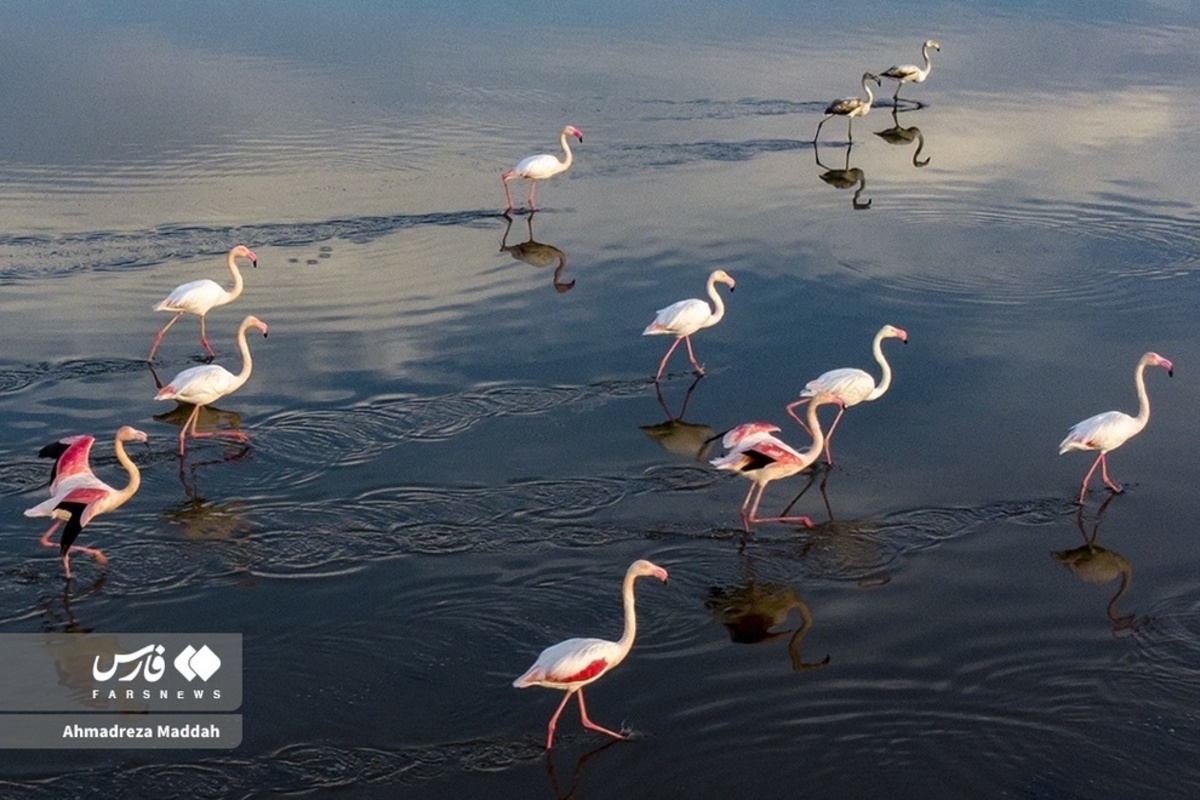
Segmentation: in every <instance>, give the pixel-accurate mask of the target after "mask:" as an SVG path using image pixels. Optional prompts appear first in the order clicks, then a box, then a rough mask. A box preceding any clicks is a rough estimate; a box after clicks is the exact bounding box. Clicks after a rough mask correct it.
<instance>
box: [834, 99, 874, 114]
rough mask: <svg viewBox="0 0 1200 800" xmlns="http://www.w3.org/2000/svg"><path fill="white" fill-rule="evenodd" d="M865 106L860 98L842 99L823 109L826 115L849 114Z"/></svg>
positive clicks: (864, 102)
mask: <svg viewBox="0 0 1200 800" xmlns="http://www.w3.org/2000/svg"><path fill="white" fill-rule="evenodd" d="M864 105H866V101H864V100H863V99H862V98H861V97H842V98H840V99H838V100H834V101H833V102H832V103H830V104H829V106H828V107H826V109H825V113H826V114H849V113H850V112H851V111H853V110H854V109H856V108H859V107H861V106H864Z"/></svg>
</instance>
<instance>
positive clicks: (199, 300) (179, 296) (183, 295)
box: [146, 244, 258, 361]
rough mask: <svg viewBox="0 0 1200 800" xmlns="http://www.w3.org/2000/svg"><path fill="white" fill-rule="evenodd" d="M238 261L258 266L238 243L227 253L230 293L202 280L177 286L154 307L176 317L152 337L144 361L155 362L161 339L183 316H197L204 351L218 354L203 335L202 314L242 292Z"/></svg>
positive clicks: (214, 283)
mask: <svg viewBox="0 0 1200 800" xmlns="http://www.w3.org/2000/svg"><path fill="white" fill-rule="evenodd" d="M239 258H247V259H249V260H250V263H251V264H252V265H253V266H255V267H257V266H258V256H256V255H254V252H253V251H252V250H251V249H250V248H248V247H246V246H245V245H240V244H239V245H237V246H236V247H234V248H233V249H232V250H230V251H229V255H228V256H226V257H225V265H226V266H227V267H229V274H230V275H232V276H233V287H232V288H231V289H229V291H226V290H225V289H224V288H222V287H221V284H219V283H217V282H216V281H210V280H209V279H208V278H204V279H202V280H198V281H190V282H188V283H185V284H182V285H180V286H176V287H175V291H173V292H171V293H170V294H169V295H167V297H166V299H164V300H163V301H162V302H160V303H159V304H158V305H156V306H155V307H154V310H155V311H174V312H175V316H174V317H172V318H171V321H170V322H168V323H167V324H166V325H164V326H163V329H162V330H161V331H159V332H158V335H156V336H155V337H154V346H153V347H151V348H150V355H149V356H147V357H146V360H147V361H153V360H154V354H155V353H156V352H157V351H158V346H159V344H161V343H162V339H163V336H165V335H166V333H167V330H168V329H169V328H170V327H171V326H172V325H174V324H175V323H176V322H178V321H179V318H180V317H182V316H183V315H184V314H195V315H196V316H198V317H200V344H202V345H204V349H205V350H207V351H208V355H209V356H210V357H213V358H215V357H216V355H217V354H216V353H214V352H213V349H212V348H211V347H209V345H208V337H207V336H206V335H205V331H204V315H205V314H207V313H208V312H209V311H212V310H213V309H214V308H216V307H217V306H223V305H225V304H226V303H229V302H232V301H234V300H236V299H237V298H238V295H240V294H241V293H242V273H241V272H240V271H238V266H237V259H239Z"/></svg>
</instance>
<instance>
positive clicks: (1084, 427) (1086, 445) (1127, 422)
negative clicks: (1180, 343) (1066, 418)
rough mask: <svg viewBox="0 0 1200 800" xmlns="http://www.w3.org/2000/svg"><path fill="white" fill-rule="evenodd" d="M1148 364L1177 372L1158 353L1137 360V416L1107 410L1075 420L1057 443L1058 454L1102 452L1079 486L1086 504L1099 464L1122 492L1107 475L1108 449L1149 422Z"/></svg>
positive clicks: (1104, 475)
mask: <svg viewBox="0 0 1200 800" xmlns="http://www.w3.org/2000/svg"><path fill="white" fill-rule="evenodd" d="M1146 367H1162V368H1163V369H1165V370H1166V371H1167V376H1168V377H1170V376H1173V375H1174V374H1175V367H1174V365H1173V364H1172V363H1171V362H1170V360H1169V359H1166V358H1163V357H1162V356H1160V355H1159V354H1158V353H1146V354H1145V355H1143V356H1142V357H1141V358H1139V359H1138V362H1137V367H1136V368H1135V369H1134V372H1133V382H1134V385H1135V386H1136V387H1137V396H1138V415H1137V416H1136V417H1131V416H1129V415H1128V414H1126V413H1125V412H1123V411H1105V412H1104V413H1103V414H1097V415H1096V416H1094V417H1088V418H1087V419H1085V420H1083V421H1082V422H1077V423H1075V425H1073V426H1072V427H1071V430H1070V431H1068V432H1067V438H1065V439H1063V440H1062V442H1060V443H1059V445H1058V454H1059V455H1062V454H1063V453H1066V452H1068V451H1071V450H1099V451H1100V455H1098V456H1096V460H1095V461H1094V462H1092V468H1091V469H1089V470H1088V471H1087V475H1084V476H1083V485H1082V486H1080V488H1079V502H1080V503H1083V498H1084V497H1085V496H1086V495H1087V485H1088V481H1089V480H1091V478H1092V473H1093V472H1095V471H1096V467H1097V466H1099V467H1100V475H1101V477H1102V478H1103V480H1104V483H1105V485H1106V486H1108V488H1109V489H1112V490H1113V491H1114V492H1120V491H1121V487H1119V486H1117V485H1116V484H1115V483H1113V482H1112V481H1111V480H1109V478H1108V459H1107V455H1108V451H1110V450H1116V449H1117V448H1118V447H1120V446H1121V445H1123V444H1125V442H1127V441H1128V440H1129V439H1130V438H1132V437H1133V436H1135V435H1136V434H1138V433H1140V432H1141V430H1142V428H1144V427H1146V423H1147V422H1149V421H1150V397H1149V395H1147V394H1146V379H1145V374H1144V373H1145V372H1146Z"/></svg>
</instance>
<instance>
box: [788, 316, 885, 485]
mask: <svg viewBox="0 0 1200 800" xmlns="http://www.w3.org/2000/svg"><path fill="white" fill-rule="evenodd" d="M884 339H899V340H900V341H902V342H904V343H905V344H908V333H907V331H905V330H903V329H901V328H897V327H896V326H894V325H884V326H883V327H882V328H880V329H879V332H878V333H876V334H875V341H874V342H873V343H872V345H871V352H872V353H874V355H875V361H876V363H878V364H879V366H880V368H881V369H882V370H883V374H882V376H881V377H880V380H879V385H878V386H876V385H875V379H874V378H872V377H871V375H870V373H868V372H864V371H863V370H861V369H858V368H856V367H842V368H840V369H831V370H829V371H828V372H825V373H822V374H821V375H820V376H818V377H817V378H815V379H813V380H811V381H809V382H808V383H807V384H805V386H804V388H803V389H802V390H801V391H800V399H799V400H797V401H796V402H794V403H791V404H790V405H788V407H787V412H788V414H790V415H791V416H792V419H794V420H796V422H799V423H800V425H801V426H802V427H804V428H805V429H807V427H808V426H807V425H805V424H804V420H802V419H800V418H799V417H798V416H796V412H795V411H794V410H793V409H795V408H796V406H799V405H803V404H804V403H807V402H808V401H809V400H810V399H811V398H812V397H814V396H815V395H817V394H820V393H821V392H830V393H831V394H833V395H834V396H835V397H837V398H838V399H839V400H841V401H842V407H841V409H839V410H838V414H837V417H836V418H835V419H834V420H833V424H832V425H830V426H829V433H828V434H827V435H826V436H825V460H826V461H828V462H829V463H830V464H832V463H833V456H832V455H831V452H830V440H831V439H833V432H834V430H835V429H836V428H837V425H838V423H839V422H841V419H842V414H844V413H845V412H846V409H847V408H849V407H850V406H856V405H858V404H859V403H869V402H871V401H872V400H878V399H879V398H880V397H883V395H884V393H885V392H886V391H887V390H888V389H889V388H890V387H891V385H892V366H891V364H889V363H888V361H887V359H886V358H884V357H883V340H884Z"/></svg>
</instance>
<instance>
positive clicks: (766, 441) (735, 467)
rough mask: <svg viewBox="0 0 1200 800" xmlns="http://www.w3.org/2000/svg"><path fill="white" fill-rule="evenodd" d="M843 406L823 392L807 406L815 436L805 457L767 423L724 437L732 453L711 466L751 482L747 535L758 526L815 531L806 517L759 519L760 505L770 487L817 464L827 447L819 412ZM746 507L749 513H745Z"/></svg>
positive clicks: (744, 516) (741, 428) (749, 424)
mask: <svg viewBox="0 0 1200 800" xmlns="http://www.w3.org/2000/svg"><path fill="white" fill-rule="evenodd" d="M840 402H841V401H840V400H839V399H838V398H837V397H836V396H835V395H833V394H832V393H830V392H821V393H819V394H817V395H815V396H813V398H812V399H811V402H810V403H809V406H808V425H809V428H810V429H811V430H812V433H813V443H812V446H811V447H809V448H808V450H806V451H804V452H803V453H801V452H799V451H797V450H795V449H793V448H792V447H791V446H790V445H788V444H786V443H785V442H783V441H780V440H779V439H777V438H776V437H775V436H773V435H772V434H773V433H775V432H776V431H778V430H779V427H778V426H776V425H771V424H769V423H766V422H747V423H743V424H742V425H739V426H737V427H736V428H733V429H731V430H730V431H729V432H728V433H726V434H725V438H723V439H722V440H721V443H722V444H723V445H725V448H726V449H727V450H728V451H729V452H727V453H726V454H725V455H723V456H721V457H720V458H714V459H713V460H712V461H710V462H709V463H710V464H712V465H713V466H714V467H716V468H717V469H725V470H729V471H731V472H736V473H738V474H739V475H741V476H743V477H745V478H748V479H749V480H750V481H751V484H750V491H748V492H746V499H745V500H743V501H742V508H741V517H742V527H743V528H745V529H746V530H747V531H749V530H750V526H751V525H752V524H753V523H756V522H799V523H800V524H802V525H804V526H805V527H806V528H811V527H812V520H810V519H809V518H808V517H805V516H798V517H787V516H784V517H760V516H758V504H759V503H760V502H762V496H763V492H764V491H766V488H767V484H768V483H770V482H771V481H774V480H779V479H780V478H787V477H790V476H792V475H795V474H796V473H797V472H800V471H801V470H805V469H807V468H808V467H810V466H811V465H812V464H813V463H814V462H815V461H816V460H817V458H818V456H820V455H821V448H822V446H824V444H825V435H824V433H822V432H821V422H820V420H819V419H818V418H817V408H818V407H819V406H822V405H824V404H825V403H839V404H840ZM752 499H753V503H751V500H752ZM747 507H749V509H750V510H749V511H747V510H746V509H747Z"/></svg>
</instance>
